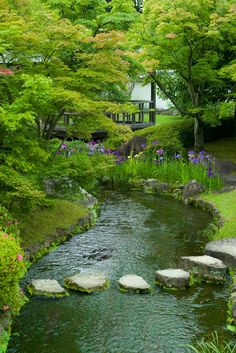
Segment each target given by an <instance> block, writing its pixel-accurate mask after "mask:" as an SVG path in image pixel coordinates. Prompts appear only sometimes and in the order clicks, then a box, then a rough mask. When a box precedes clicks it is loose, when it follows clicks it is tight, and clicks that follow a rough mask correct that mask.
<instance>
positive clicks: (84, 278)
mask: <svg viewBox="0 0 236 353" xmlns="http://www.w3.org/2000/svg"><path fill="white" fill-rule="evenodd" d="M64 283H65V285H66V286H67V287H68V288H70V289H74V290H78V291H80V292H85V293H92V292H95V291H97V290H100V289H106V288H108V286H109V281H108V279H107V278H106V277H105V275H104V274H103V273H80V272H77V273H75V274H74V275H73V276H71V277H67V278H65V280H64Z"/></svg>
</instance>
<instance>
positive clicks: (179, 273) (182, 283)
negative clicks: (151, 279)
mask: <svg viewBox="0 0 236 353" xmlns="http://www.w3.org/2000/svg"><path fill="white" fill-rule="evenodd" d="M156 281H157V284H158V285H160V286H161V287H165V288H186V287H188V286H189V285H190V274H189V272H187V271H184V270H182V269H173V268H169V269H166V270H159V271H156Z"/></svg>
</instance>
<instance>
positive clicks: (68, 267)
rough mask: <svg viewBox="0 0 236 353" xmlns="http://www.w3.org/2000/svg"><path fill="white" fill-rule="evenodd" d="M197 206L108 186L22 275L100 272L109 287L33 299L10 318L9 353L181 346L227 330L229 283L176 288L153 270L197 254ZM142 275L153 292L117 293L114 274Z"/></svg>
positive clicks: (154, 350)
mask: <svg viewBox="0 0 236 353" xmlns="http://www.w3.org/2000/svg"><path fill="white" fill-rule="evenodd" d="M210 221H211V217H210V216H209V215H206V214H204V213H203V212H202V211H200V210H198V209H195V208H192V207H189V206H184V205H182V204H180V203H179V202H177V201H175V200H173V199H171V198H168V197H160V196H158V197H157V196H153V195H148V194H143V193H132V194H131V193H130V194H126V195H124V194H119V193H110V195H109V197H108V198H107V200H106V202H104V204H103V205H102V207H101V215H100V217H99V218H98V221H97V224H96V226H95V227H94V228H93V229H90V230H89V231H88V232H86V233H83V234H80V235H77V236H75V237H73V238H72V239H70V240H69V241H67V242H66V243H64V244H63V245H61V246H59V247H58V248H57V249H56V250H55V251H53V252H51V253H49V254H47V255H46V256H44V257H43V258H42V259H41V260H39V261H38V262H37V263H36V264H34V265H33V266H32V267H31V268H30V270H29V272H28V274H27V276H26V277H25V278H24V281H23V286H24V285H26V284H27V283H28V282H29V281H30V280H31V279H36V278H55V279H57V280H58V281H59V282H60V283H61V284H63V278H64V277H66V276H68V275H72V274H74V273H75V272H76V271H78V270H81V271H95V272H97V271H99V272H100V271H101V272H104V273H105V274H107V276H109V278H110V289H108V290H105V291H101V292H98V293H95V294H90V295H86V294H79V293H77V292H71V295H70V297H66V298H63V299H42V298H33V299H30V301H29V303H28V304H27V305H26V306H25V307H24V308H23V310H22V313H21V316H20V317H19V318H17V319H16V320H15V323H14V325H13V336H12V338H11V341H10V344H9V348H8V351H7V352H8V353H183V352H187V349H186V345H188V344H191V343H192V342H194V341H195V340H197V339H199V338H201V337H203V336H207V335H210V334H211V332H213V331H214V330H217V331H218V333H219V336H220V338H221V339H227V338H228V335H229V334H228V332H227V331H226V328H225V324H226V311H227V304H226V303H227V296H228V292H227V285H225V286H217V285H207V284H206V285H201V286H197V287H192V288H190V289H187V290H182V291H175V292H174V291H166V290H161V289H159V288H158V287H156V286H155V281H154V279H155V271H156V270H158V269H165V268H170V267H174V268H175V267H176V266H178V262H179V258H180V256H183V255H198V254H202V253H203V245H204V244H205V239H204V237H203V234H202V231H203V230H204V229H205V228H206V227H207V225H208V223H209V222H210ZM128 273H133V274H138V275H141V276H143V277H144V278H145V279H146V280H147V281H148V282H149V283H150V284H151V286H152V288H153V291H152V292H151V294H143V295H141V294H130V293H128V294H126V293H120V292H119V290H118V288H117V280H118V279H119V278H120V277H121V276H123V275H125V274H128Z"/></svg>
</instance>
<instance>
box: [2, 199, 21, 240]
mask: <svg viewBox="0 0 236 353" xmlns="http://www.w3.org/2000/svg"><path fill="white" fill-rule="evenodd" d="M0 231H3V232H6V233H14V234H17V235H18V233H19V229H18V222H17V221H16V220H15V219H14V218H13V217H12V215H11V214H10V213H9V211H8V210H7V209H6V207H4V206H2V205H0Z"/></svg>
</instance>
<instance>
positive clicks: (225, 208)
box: [201, 190, 236, 239]
mask: <svg viewBox="0 0 236 353" xmlns="http://www.w3.org/2000/svg"><path fill="white" fill-rule="evenodd" d="M201 198H202V199H203V200H205V201H208V202H211V203H213V204H214V205H215V207H216V208H217V209H218V210H219V211H220V215H221V217H222V218H223V221H224V224H223V227H221V228H220V229H219V230H218V231H217V232H216V234H215V235H214V239H222V238H228V237H234V236H235V235H236V190H233V191H231V192H227V193H222V194H206V195H202V196H201Z"/></svg>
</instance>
